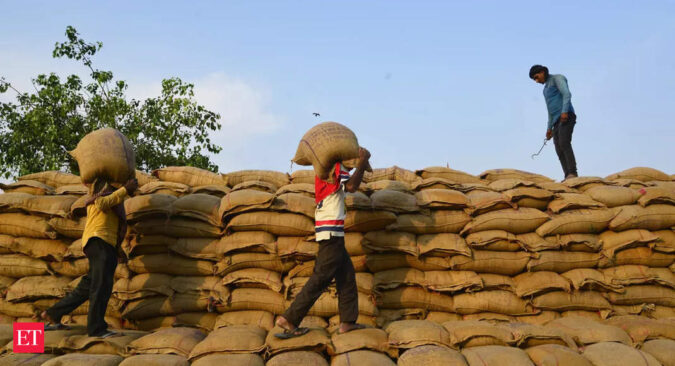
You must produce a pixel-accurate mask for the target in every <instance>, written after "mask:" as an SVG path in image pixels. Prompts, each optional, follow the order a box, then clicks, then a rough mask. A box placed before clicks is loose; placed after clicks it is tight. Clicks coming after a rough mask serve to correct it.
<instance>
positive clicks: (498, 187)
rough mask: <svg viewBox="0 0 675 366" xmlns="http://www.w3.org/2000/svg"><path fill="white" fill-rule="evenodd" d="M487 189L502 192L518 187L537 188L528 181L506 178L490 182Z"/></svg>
mask: <svg viewBox="0 0 675 366" xmlns="http://www.w3.org/2000/svg"><path fill="white" fill-rule="evenodd" d="M488 187H489V188H490V189H492V190H495V191H498V192H504V191H508V190H510V189H514V188H519V187H537V184H536V183H534V182H532V181H529V180H523V179H514V178H506V179H497V180H495V181H492V182H490V184H488Z"/></svg>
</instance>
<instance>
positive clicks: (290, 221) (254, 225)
mask: <svg viewBox="0 0 675 366" xmlns="http://www.w3.org/2000/svg"><path fill="white" fill-rule="evenodd" d="M227 229H228V230H232V231H258V230H261V231H267V232H268V233H271V234H274V235H279V236H303V235H311V234H312V233H314V223H313V222H312V220H311V219H310V218H308V217H307V216H304V215H298V214H292V213H278V212H248V213H244V214H241V215H237V216H235V217H234V218H233V219H232V220H231V221H230V222H229V224H228V225H227Z"/></svg>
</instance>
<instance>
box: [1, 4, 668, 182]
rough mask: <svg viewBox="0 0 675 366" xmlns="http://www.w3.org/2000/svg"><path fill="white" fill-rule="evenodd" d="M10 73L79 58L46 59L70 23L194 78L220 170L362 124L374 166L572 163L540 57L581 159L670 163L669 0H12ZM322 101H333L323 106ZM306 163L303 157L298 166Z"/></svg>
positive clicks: (275, 161) (596, 163)
mask: <svg viewBox="0 0 675 366" xmlns="http://www.w3.org/2000/svg"><path fill="white" fill-rule="evenodd" d="M1 5H2V9H3V21H2V23H0V34H2V36H0V47H1V48H0V49H2V54H0V75H2V76H4V77H5V78H6V79H7V80H9V81H11V82H13V83H14V84H15V85H17V86H19V87H22V88H30V78H31V77H32V76H35V75H36V74H38V73H43V72H49V71H54V72H57V73H59V74H63V75H65V74H68V73H73V72H77V73H84V72H85V70H84V69H82V68H81V67H80V66H79V65H77V64H76V63H75V62H72V61H69V60H62V59H52V58H51V51H52V49H53V45H54V43H55V42H56V41H62V40H64V39H65V37H64V31H65V27H66V26H67V25H72V26H74V27H75V28H77V29H78V31H79V32H80V33H81V35H82V36H83V37H84V38H85V39H86V40H89V41H95V40H98V41H101V42H103V44H104V47H103V50H102V52H101V53H100V54H98V55H97V56H96V58H95V63H96V64H97V65H98V67H99V68H101V69H108V70H112V71H113V72H114V73H115V76H116V77H117V78H120V79H123V80H126V81H127V82H128V83H129V84H130V85H131V87H130V90H129V94H130V96H133V97H138V98H140V97H146V96H151V95H155V94H157V93H158V91H159V85H160V81H161V79H162V78H166V77H171V76H178V77H181V78H182V79H184V80H186V81H189V82H193V83H195V85H196V92H197V98H198V101H199V102H201V103H203V104H205V105H207V106H208V107H210V108H211V109H213V110H215V111H217V112H219V113H220V114H221V116H222V120H221V122H222V124H223V130H222V131H219V132H218V133H216V134H214V136H213V137H214V139H215V141H216V142H217V143H219V144H221V145H222V147H223V152H222V153H221V154H219V155H218V156H215V157H214V159H215V161H216V162H217V163H218V165H219V166H220V170H221V171H222V172H227V171H233V170H239V169H274V170H281V171H289V168H290V158H291V157H292V156H293V154H294V152H295V148H296V146H297V142H298V140H299V139H300V137H301V136H302V134H303V133H304V132H305V131H306V130H307V129H308V128H310V127H311V126H312V125H314V124H315V123H318V122H321V121H325V120H333V121H338V122H341V123H344V124H346V125H348V126H349V127H351V128H352V129H353V130H354V131H355V132H356V133H357V135H358V137H359V141H360V143H361V144H362V145H363V146H366V147H368V148H369V149H370V150H371V152H372V154H373V157H372V160H371V161H372V164H373V166H375V167H387V166H391V165H398V166H402V167H404V168H408V169H413V170H414V169H421V168H424V167H426V166H432V165H443V166H445V165H446V164H448V165H449V166H450V167H451V168H454V169H459V170H463V171H467V172H469V173H472V174H479V173H480V172H482V171H484V170H487V169H494V168H516V169H523V170H528V171H533V172H537V173H541V174H545V175H548V176H550V177H553V178H556V179H561V178H562V171H561V168H560V164H559V162H558V159H557V157H556V155H555V151H554V149H553V146H552V145H553V144H552V141H551V142H550V143H549V145H548V146H547V147H546V148H545V150H544V152H543V153H542V155H541V156H540V157H539V158H537V159H536V160H532V159H531V158H530V155H531V154H532V153H534V152H536V151H537V150H538V149H539V147H540V146H541V143H542V142H543V137H544V133H545V129H546V119H547V115H546V107H545V104H544V99H543V96H542V90H541V89H542V86H541V85H539V84H535V83H534V82H533V81H531V80H530V79H529V78H528V76H527V73H528V70H529V67H530V66H531V65H532V64H535V63H540V64H544V65H547V66H548V67H549V69H550V70H551V72H552V73H562V74H564V75H565V76H567V78H568V80H569V84H570V89H571V92H572V103H573V105H574V107H575V109H576V111H577V114H578V123H577V125H576V128H575V131H574V137H573V146H574V149H575V152H576V155H577V162H578V167H579V173H580V174H581V175H593V176H606V175H608V174H610V173H613V172H616V171H619V170H623V169H626V168H630V167H633V166H650V167H654V168H658V169H661V170H663V171H666V172H667V173H669V174H673V173H675V160H674V159H673V156H675V127H674V126H675V124H674V123H673V119H674V118H673V112H672V109H673V105H674V102H675V88H674V87H673V86H674V85H675V62H674V61H675V57H674V56H675V22H674V21H673V19H675V2H673V1H672V0H668V1H663V0H662V1H641V2H637V1H565V2H561V1H537V2H524V1H511V2H505V1H462V2H460V1H333V2H328V1H236V2H233V1H223V2H216V1H213V2H207V1H201V2H180V1H162V2H149V1H148V2H139V1H115V2H91V1H69V2H53V1H29V2H16V1H2V4H1ZM312 112H318V113H321V118H320V119H317V118H315V117H313V116H312ZM296 168H297V167H296Z"/></svg>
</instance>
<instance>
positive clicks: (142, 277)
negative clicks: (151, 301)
mask: <svg viewBox="0 0 675 366" xmlns="http://www.w3.org/2000/svg"><path fill="white" fill-rule="evenodd" d="M170 285H171V276H169V275H167V274H162V273H141V274H138V275H135V276H133V277H132V278H130V279H129V278H121V279H119V280H117V281H115V284H114V285H113V291H112V293H113V295H114V296H115V297H117V298H118V299H121V300H134V299H142V298H144V297H151V296H158V295H159V296H162V295H163V296H171V295H173V290H172V289H171V286H170Z"/></svg>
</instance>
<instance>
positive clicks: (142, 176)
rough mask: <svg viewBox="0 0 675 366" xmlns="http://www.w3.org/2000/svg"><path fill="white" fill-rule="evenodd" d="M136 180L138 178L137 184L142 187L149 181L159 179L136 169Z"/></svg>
mask: <svg viewBox="0 0 675 366" xmlns="http://www.w3.org/2000/svg"><path fill="white" fill-rule="evenodd" d="M136 180H138V186H139V187H142V186H144V185H146V184H148V183H150V182H156V181H158V180H159V179H157V177H155V176H153V175H152V174H148V173H146V172H144V171H141V170H138V169H136Z"/></svg>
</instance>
